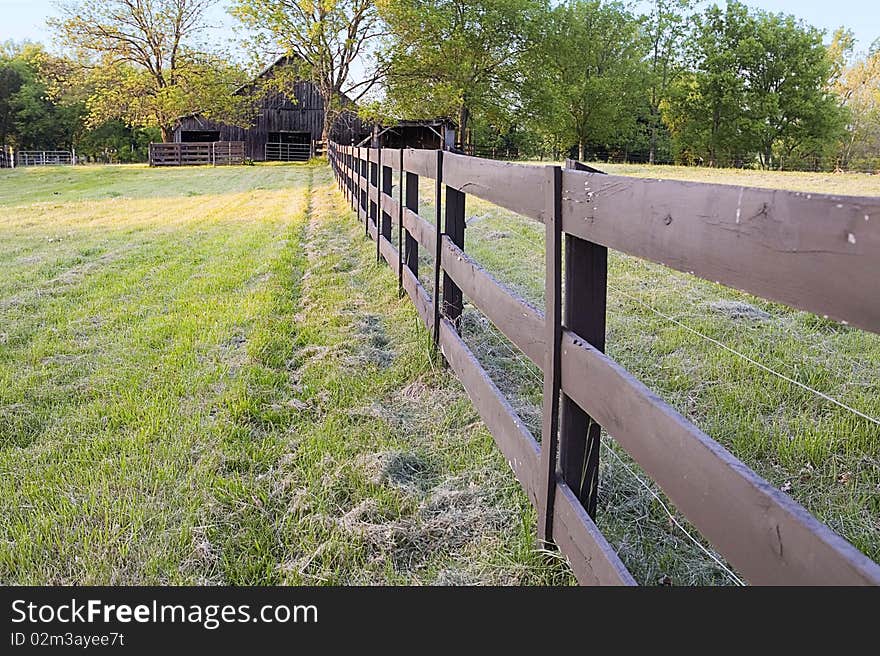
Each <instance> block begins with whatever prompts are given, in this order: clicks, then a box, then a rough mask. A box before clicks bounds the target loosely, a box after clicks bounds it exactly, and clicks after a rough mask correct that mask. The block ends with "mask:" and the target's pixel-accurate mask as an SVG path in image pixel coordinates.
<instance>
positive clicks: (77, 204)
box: [0, 165, 571, 584]
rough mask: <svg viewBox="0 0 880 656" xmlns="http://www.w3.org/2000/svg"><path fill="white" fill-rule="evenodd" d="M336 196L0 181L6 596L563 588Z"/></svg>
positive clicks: (205, 183)
mask: <svg viewBox="0 0 880 656" xmlns="http://www.w3.org/2000/svg"><path fill="white" fill-rule="evenodd" d="M340 203H341V197H340V195H339V194H338V193H337V192H336V191H335V189H334V187H333V184H332V181H331V176H330V172H329V169H328V168H327V167H326V166H317V167H314V166H307V165H293V166H258V167H236V168H224V169H221V168H218V169H212V168H193V169H178V170H150V169H147V168H145V167H100V168H99V167H90V168H85V167H84V168H75V169H72V168H46V169H36V168H35V169H24V170H16V171H12V172H8V171H4V172H3V173H2V174H0V472H2V477H0V582H2V583H5V584H12V583H32V584H44V583H83V584H88V583H91V584H96V583H107V584H121V583H130V584H132V583H133V584H143V583H170V584H177V583H235V584H245V583H251V584H275V583H291V584H297V583H304V584H311V583H468V582H484V583H486V582H489V583H492V582H494V583H559V582H561V583H566V582H571V578H570V575H569V574H568V573H567V571H566V568H565V567H564V565H563V564H562V563H560V562H559V561H558V560H555V561H552V560H551V561H547V560H546V559H545V558H544V557H542V556H541V554H540V553H538V552H536V551H535V549H534V538H533V534H532V530H531V527H532V524H533V522H534V516H533V515H532V514H531V512H530V509H529V507H528V502H527V500H526V499H525V497H524V495H523V494H522V493H521V492H520V491H519V490H518V488H517V487H516V484H515V481H514V480H513V478H512V476H510V475H508V473H507V469H506V464H505V463H504V461H503V459H502V458H501V457H500V456H499V455H498V453H497V452H496V450H495V449H494V447H493V444H492V442H491V438H490V437H489V436H488V434H487V433H486V431H485V429H484V428H483V427H482V426H481V425H480V423H479V422H478V421H477V417H476V413H475V412H474V410H473V409H472V407H471V406H470V404H469V402H468V400H467V397H466V396H465V395H464V393H463V391H462V390H461V388H460V387H459V386H458V384H457V383H456V382H455V381H454V380H453V379H452V378H451V376H450V375H449V374H448V373H447V372H445V371H443V370H442V369H441V368H438V366H437V363H436V361H435V360H434V358H433V357H432V356H431V352H430V349H429V345H428V343H427V342H426V338H425V335H424V333H423V332H422V331H421V330H420V329H419V327H418V323H417V322H418V320H417V317H416V315H415V312H414V310H413V309H412V308H411V307H410V305H409V304H408V303H407V302H406V301H404V300H400V299H398V297H397V292H396V287H395V279H394V276H393V275H392V274H391V272H390V271H388V270H387V268H382V267H379V266H378V265H376V264H375V258H374V251H373V249H372V248H371V247H370V246H369V245H368V244H367V243H366V242H365V241H364V240H363V239H362V237H361V236H360V229H359V228H358V226H357V225H356V224H355V223H354V222H353V221H351V219H350V217H349V215H348V214H347V212H346V211H345V210H344V208H343V207H342V206H341V205H340Z"/></svg>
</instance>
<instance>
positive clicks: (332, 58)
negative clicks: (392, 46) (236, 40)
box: [232, 0, 382, 141]
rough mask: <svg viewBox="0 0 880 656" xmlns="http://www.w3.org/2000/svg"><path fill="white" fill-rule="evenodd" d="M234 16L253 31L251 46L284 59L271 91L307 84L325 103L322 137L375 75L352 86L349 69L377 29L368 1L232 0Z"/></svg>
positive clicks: (365, 50) (361, 56) (360, 58)
mask: <svg viewBox="0 0 880 656" xmlns="http://www.w3.org/2000/svg"><path fill="white" fill-rule="evenodd" d="M232 13H233V15H235V16H236V17H238V19H239V20H240V21H241V22H242V23H243V24H244V25H245V26H247V27H248V28H250V29H251V30H253V32H254V37H253V42H254V45H255V46H256V47H257V48H258V49H259V50H261V51H263V52H274V53H275V54H276V55H283V56H286V57H287V63H286V66H284V67H279V68H278V69H276V70H275V71H273V78H272V79H271V80H270V81H269V85H270V86H275V87H276V88H279V89H280V90H284V89H285V88H289V87H290V85H291V83H292V82H294V81H297V80H308V81H310V82H312V83H313V84H314V85H315V86H316V87H317V89H318V92H319V93H320V94H321V98H322V100H323V102H324V125H323V138H324V140H325V141H326V140H327V139H329V137H330V129H331V128H332V126H333V124H334V123H335V122H336V119H337V118H338V117H339V115H340V113H342V112H343V111H345V109H346V108H347V107H348V106H350V104H351V103H352V102H353V101H356V100H358V99H359V98H360V97H362V96H363V95H364V94H366V93H367V92H368V91H369V90H370V89H371V87H372V86H373V84H374V83H375V82H376V80H377V79H379V77H380V72H379V71H371V72H370V74H369V75H368V76H367V77H366V79H363V80H360V81H357V82H354V81H353V80H352V72H353V67H355V66H357V65H358V64H359V63H360V64H363V63H364V59H365V57H366V56H367V55H368V54H369V52H370V49H371V47H372V44H373V43H374V41H375V40H376V38H377V37H378V36H379V35H380V34H381V31H382V27H381V22H380V21H379V18H378V15H377V12H376V10H375V7H374V4H373V2H372V0H321V1H319V2H318V1H315V0H236V3H235V5H234V7H233V10H232Z"/></svg>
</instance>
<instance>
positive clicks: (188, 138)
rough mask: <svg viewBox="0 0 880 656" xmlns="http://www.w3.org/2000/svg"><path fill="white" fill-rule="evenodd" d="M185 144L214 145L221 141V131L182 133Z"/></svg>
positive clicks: (181, 138)
mask: <svg viewBox="0 0 880 656" xmlns="http://www.w3.org/2000/svg"><path fill="white" fill-rule="evenodd" d="M180 140H181V141H182V142H183V143H206V142H208V143H213V142H215V141H220V131H219V130H183V131H181V133H180Z"/></svg>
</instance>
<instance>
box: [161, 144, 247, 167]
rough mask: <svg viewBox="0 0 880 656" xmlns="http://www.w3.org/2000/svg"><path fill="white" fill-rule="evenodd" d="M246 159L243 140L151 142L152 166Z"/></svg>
mask: <svg viewBox="0 0 880 656" xmlns="http://www.w3.org/2000/svg"><path fill="white" fill-rule="evenodd" d="M244 159H245V157H244V142H243V141H214V142H183V143H180V142H178V143H151V144H150V166H206V165H213V166H222V165H229V164H243V163H244Z"/></svg>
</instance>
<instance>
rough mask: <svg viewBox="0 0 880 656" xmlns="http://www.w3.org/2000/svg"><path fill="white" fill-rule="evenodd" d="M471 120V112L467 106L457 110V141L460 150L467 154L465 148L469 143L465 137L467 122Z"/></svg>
mask: <svg viewBox="0 0 880 656" xmlns="http://www.w3.org/2000/svg"><path fill="white" fill-rule="evenodd" d="M470 118H471V112H470V110H469V109H468V108H467V105H462V106H461V108H460V109H459V110H458V140H459V142H460V143H461V147H462V150H464V151H465V152H467V148H465V146H466V145H467V143H468V142H469V139H468V136H467V129H468V122H469V121H470Z"/></svg>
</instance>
